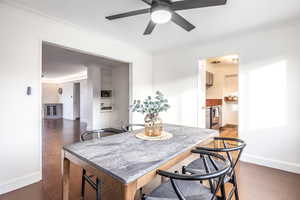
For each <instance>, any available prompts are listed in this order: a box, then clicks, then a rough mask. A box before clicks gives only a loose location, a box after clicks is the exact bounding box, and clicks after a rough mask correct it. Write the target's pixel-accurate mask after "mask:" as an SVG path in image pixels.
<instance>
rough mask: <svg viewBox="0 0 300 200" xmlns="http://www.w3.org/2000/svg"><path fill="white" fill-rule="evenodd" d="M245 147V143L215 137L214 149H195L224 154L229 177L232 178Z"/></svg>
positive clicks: (233, 139) (235, 139) (234, 139)
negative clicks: (227, 161) (227, 164)
mask: <svg viewBox="0 0 300 200" xmlns="http://www.w3.org/2000/svg"><path fill="white" fill-rule="evenodd" d="M245 147H246V143H245V142H244V141H243V140H241V139H237V138H226V137H215V138H214V147H197V149H199V150H204V151H210V152H215V153H225V154H226V156H227V159H228V160H229V162H230V165H231V169H230V171H229V175H230V176H232V173H233V171H234V169H235V167H236V164H237V163H238V161H239V160H240V157H241V155H242V152H243V150H244V148H245Z"/></svg>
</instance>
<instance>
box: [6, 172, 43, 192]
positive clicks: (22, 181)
mask: <svg viewBox="0 0 300 200" xmlns="http://www.w3.org/2000/svg"><path fill="white" fill-rule="evenodd" d="M41 180H42V173H41V172H40V171H38V172H35V173H32V174H28V175H25V176H22V177H18V178H14V179H11V180H9V181H7V182H5V183H0V195H1V194H5V193H8V192H11V191H14V190H17V189H20V188H22V187H25V186H27V185H30V184H33V183H37V182H39V181H41Z"/></svg>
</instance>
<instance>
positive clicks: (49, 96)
mask: <svg viewBox="0 0 300 200" xmlns="http://www.w3.org/2000/svg"><path fill="white" fill-rule="evenodd" d="M58 88H59V84H52V83H43V84H42V103H43V104H46V103H59V94H58Z"/></svg>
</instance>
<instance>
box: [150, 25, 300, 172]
mask: <svg viewBox="0 0 300 200" xmlns="http://www.w3.org/2000/svg"><path fill="white" fill-rule="evenodd" d="M299 35H300V23H299V22H291V23H290V24H286V25H282V26H277V27H273V28H270V29H268V30H261V31H253V32H249V33H248V34H244V35H233V37H231V38H223V40H219V41H215V42H210V43H207V44H199V45H194V46H191V45H190V46H189V47H186V48H180V49H176V50H173V51H172V50H169V51H164V52H159V53H158V54H156V55H155V56H154V60H153V82H154V90H156V89H159V90H161V91H162V92H164V93H165V94H166V96H167V97H169V99H170V103H171V109H170V111H169V112H167V113H166V114H164V115H163V120H164V122H170V123H177V124H183V125H190V126H197V121H198V119H197V111H196V110H197V109H200V108H199V104H198V102H199V101H198V98H197V95H198V93H199V91H198V82H197V74H198V69H197V66H198V60H200V59H206V58H211V57H217V56H222V55H231V54H238V55H239V56H240V73H239V74H240V77H239V90H240V101H239V120H240V121H239V125H240V126H239V133H240V136H241V138H243V139H244V140H245V141H246V142H247V144H248V145H247V147H246V149H245V152H244V156H243V160H245V161H249V162H254V163H258V164H262V165H267V166H271V167H275V168H280V169H283V170H288V171H293V172H297V173H300V156H299V155H300V148H299V146H300V134H299V132H300V131H299V125H298V124H299V111H300V93H299V92H298V91H300V79H299V74H300V67H299V66H300V56H299V52H300V40H299Z"/></svg>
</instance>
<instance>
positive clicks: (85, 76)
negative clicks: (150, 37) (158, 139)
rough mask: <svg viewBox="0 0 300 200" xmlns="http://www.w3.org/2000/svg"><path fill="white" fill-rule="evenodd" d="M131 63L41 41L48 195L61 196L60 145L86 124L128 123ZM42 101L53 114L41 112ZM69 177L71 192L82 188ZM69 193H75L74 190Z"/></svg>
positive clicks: (75, 136) (118, 125) (71, 139)
mask: <svg viewBox="0 0 300 200" xmlns="http://www.w3.org/2000/svg"><path fill="white" fill-rule="evenodd" d="M131 67H132V66H131V64H129V63H126V62H122V61H117V60H113V59H109V58H104V57H101V56H95V55H90V54H86V53H83V52H81V51H77V50H73V49H72V50H71V49H69V48H65V47H61V46H58V45H55V44H52V43H47V42H43V43H42V83H41V84H42V105H43V107H42V108H43V115H42V116H43V119H42V122H43V124H42V166H43V167H42V169H43V171H42V176H43V177H42V179H43V181H42V184H43V188H44V190H45V191H44V192H45V194H46V196H47V195H50V196H51V199H59V198H60V194H61V193H60V189H61V164H60V162H61V149H62V147H63V146H64V145H66V144H70V143H75V142H79V141H80V134H81V133H83V132H85V131H86V130H88V129H90V130H94V129H101V128H116V129H120V128H121V127H122V125H124V123H130V122H131V121H130V120H131V117H130V114H129V110H128V107H129V103H130V101H131V91H132V89H131V87H132V85H131V83H132V81H131V77H132V76H131V73H132V70H131ZM107 91H109V94H110V95H109V96H107V95H105V92H107ZM46 105H48V106H49V108H50V109H49V112H48V113H53V114H55V115H56V116H55V117H52V118H51V119H50V118H48V117H47V116H45V114H44V113H47V109H45V108H47V106H46ZM54 107H55V108H54ZM108 108H109V109H108ZM98 125H99V127H95V126H98ZM89 126H90V127H89ZM74 170H75V171H76V172H75V173H74V174H80V173H81V169H79V168H76V169H74ZM70 181H71V185H72V187H73V188H74V191H80V188H78V187H79V186H80V184H81V180H80V177H78V176H74V177H72V178H71V180H70ZM87 189H88V190H89V189H90V188H87ZM93 195H94V192H90V195H87V198H88V199H95V197H93ZM89 196H91V197H89ZM71 198H72V199H78V198H79V197H78V194H77V193H76V192H75V193H74V194H73V196H72V197H71Z"/></svg>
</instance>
